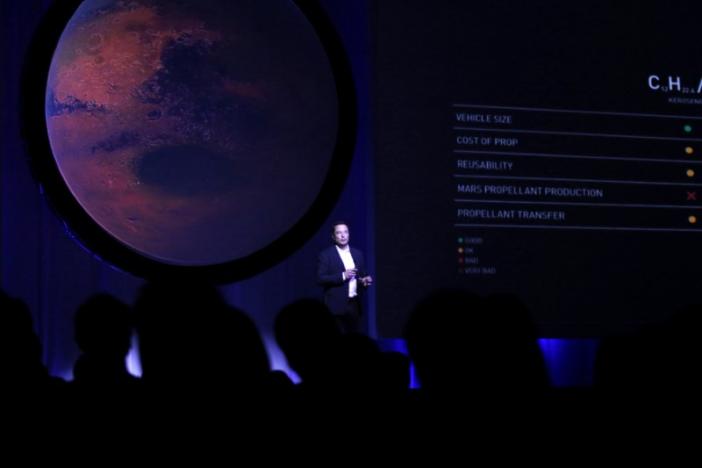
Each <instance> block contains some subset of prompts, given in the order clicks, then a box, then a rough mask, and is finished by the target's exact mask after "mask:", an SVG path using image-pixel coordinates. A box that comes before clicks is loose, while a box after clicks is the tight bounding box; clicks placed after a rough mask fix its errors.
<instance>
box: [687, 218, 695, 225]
mask: <svg viewBox="0 0 702 468" xmlns="http://www.w3.org/2000/svg"><path fill="white" fill-rule="evenodd" d="M687 220H688V221H689V222H690V224H695V223H696V222H697V216H689V217H688V218H687Z"/></svg>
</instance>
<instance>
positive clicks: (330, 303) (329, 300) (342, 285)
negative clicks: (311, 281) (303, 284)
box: [317, 245, 366, 315]
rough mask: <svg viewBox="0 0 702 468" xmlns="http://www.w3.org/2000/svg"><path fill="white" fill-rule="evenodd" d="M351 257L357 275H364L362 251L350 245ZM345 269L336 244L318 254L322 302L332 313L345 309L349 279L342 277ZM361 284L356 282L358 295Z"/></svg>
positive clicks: (339, 312) (318, 274) (337, 313)
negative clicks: (322, 289) (322, 291)
mask: <svg viewBox="0 0 702 468" xmlns="http://www.w3.org/2000/svg"><path fill="white" fill-rule="evenodd" d="M349 248H350V249H351V258H353V262H354V264H355V265H356V269H357V270H358V277H359V278H360V277H362V276H366V263H365V259H364V258H363V253H362V252H361V251H360V250H358V249H354V248H353V247H350V246H349ZM345 270H346V268H344V262H343V261H341V257H340V256H339V252H338V251H337V250H336V245H332V246H331V247H328V248H326V249H324V250H322V252H320V254H319V258H318V260H317V282H318V283H319V284H320V285H321V286H322V287H323V288H324V303H325V304H326V305H327V307H329V309H330V310H331V311H332V313H333V314H335V315H339V314H343V313H344V311H345V310H346V303H347V302H348V297H349V281H348V280H346V281H344V280H343V279H342V275H341V274H342V273H343V272H344V271H345ZM363 289H364V287H363V285H361V282H360V281H357V282H356V291H357V292H358V295H359V297H360V295H361V293H362V292H363Z"/></svg>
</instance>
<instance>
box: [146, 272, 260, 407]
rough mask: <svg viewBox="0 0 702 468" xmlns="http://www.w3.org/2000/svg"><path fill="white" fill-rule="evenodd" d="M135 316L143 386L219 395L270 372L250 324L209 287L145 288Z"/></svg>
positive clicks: (253, 383)
mask: <svg viewBox="0 0 702 468" xmlns="http://www.w3.org/2000/svg"><path fill="white" fill-rule="evenodd" d="M135 312H136V315H137V334H138V337H139V352H140V357H141V362H142V371H143V378H144V381H145V382H147V383H150V384H155V385H164V384H166V385H170V386H174V387H176V388H191V389H192V388H196V389H198V390H199V389H202V390H205V389H210V390H213V389H216V390H218V391H220V392H222V393H224V392H225V391H237V390H242V389H248V388H250V387H251V386H257V385H259V384H260V379H262V378H263V377H264V376H265V375H266V374H267V373H268V372H269V370H270V366H269V361H268V354H267V352H266V349H265V347H264V345H263V341H262V340H261V337H260V335H259V334H258V331H257V330H256V327H255V325H254V323H253V322H252V321H251V319H250V318H249V317H248V316H247V315H246V314H244V313H243V312H242V311H241V310H238V309H235V308H233V307H230V306H229V305H228V304H227V303H226V302H225V301H224V299H223V297H222V296H221V295H220V293H219V291H218V290H217V289H216V288H215V287H214V286H212V285H209V284H206V283H197V282H193V281H187V282H184V281H183V282H177V281H166V282H152V283H149V284H147V285H145V286H144V287H143V288H142V290H141V292H140V295H139V297H138V298H137V301H136V304H135Z"/></svg>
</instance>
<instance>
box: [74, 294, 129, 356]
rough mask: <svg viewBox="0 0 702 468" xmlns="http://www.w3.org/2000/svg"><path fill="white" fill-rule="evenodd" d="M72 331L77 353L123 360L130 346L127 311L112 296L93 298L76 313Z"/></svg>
mask: <svg viewBox="0 0 702 468" xmlns="http://www.w3.org/2000/svg"><path fill="white" fill-rule="evenodd" d="M74 331H75V339H76V344H78V347H79V348H80V350H81V351H83V352H85V353H96V354H101V355H116V356H120V357H122V358H124V357H125V356H126V355H127V353H128V352H129V348H130V345H131V337H132V317H131V309H130V308H129V306H128V305H127V304H125V303H124V302H122V301H120V300H119V299H117V298H115V297H113V296H110V295H108V294H97V295H95V296H92V297H91V298H90V299H88V300H87V301H86V302H84V303H83V304H81V305H80V306H79V307H78V310H76V314H75V317H74Z"/></svg>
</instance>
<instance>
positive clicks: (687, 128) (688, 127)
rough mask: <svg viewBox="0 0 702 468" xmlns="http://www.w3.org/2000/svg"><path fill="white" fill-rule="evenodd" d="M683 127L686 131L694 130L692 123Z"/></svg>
mask: <svg viewBox="0 0 702 468" xmlns="http://www.w3.org/2000/svg"><path fill="white" fill-rule="evenodd" d="M683 129H684V130H685V132H686V133H690V132H691V131H692V125H685V126H684V127H683Z"/></svg>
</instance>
